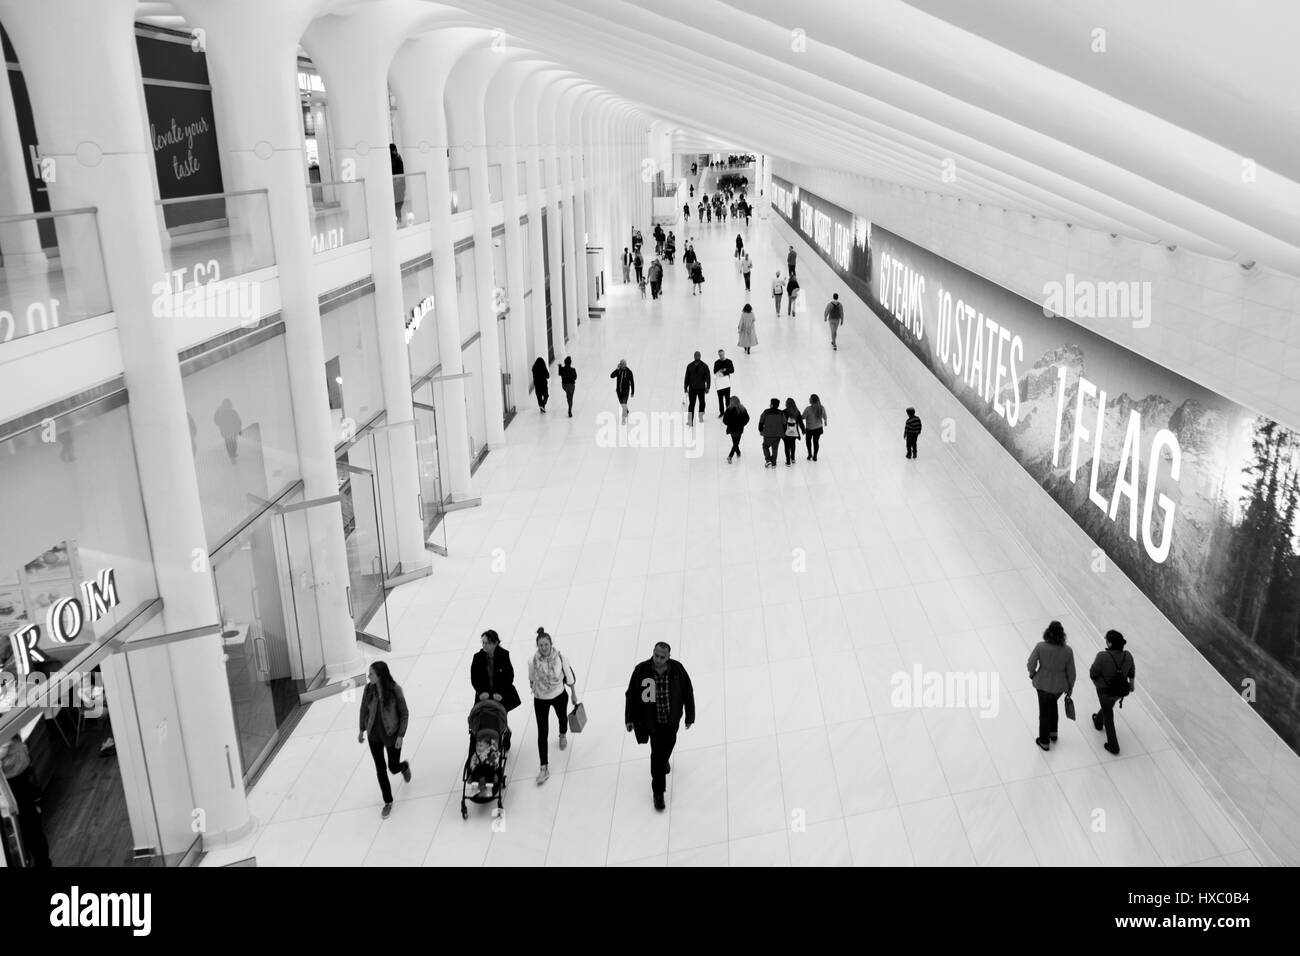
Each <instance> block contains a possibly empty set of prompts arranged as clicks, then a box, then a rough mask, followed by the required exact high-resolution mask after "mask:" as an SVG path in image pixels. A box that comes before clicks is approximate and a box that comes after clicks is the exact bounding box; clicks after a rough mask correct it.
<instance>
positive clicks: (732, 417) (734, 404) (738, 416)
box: [722, 395, 749, 465]
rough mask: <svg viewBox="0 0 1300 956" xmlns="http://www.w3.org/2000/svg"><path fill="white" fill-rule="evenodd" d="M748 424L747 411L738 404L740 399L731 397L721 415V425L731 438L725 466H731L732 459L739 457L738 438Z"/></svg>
mask: <svg viewBox="0 0 1300 956" xmlns="http://www.w3.org/2000/svg"><path fill="white" fill-rule="evenodd" d="M748 424H749V411H748V410H747V409H746V408H745V406H744V405H742V404H740V399H739V398H738V397H737V396H735V395H732V396H731V399H730V400H729V401H728V402H727V410H726V411H725V412H723V413H722V425H723V427H724V428H726V430H727V435H728V436H729V437H730V438H731V451H729V452H727V464H728V465H730V464H731V459H732V457H733V456H734V457H736V458H739V457H740V438H741V436H742V435H744V434H745V426H746V425H748Z"/></svg>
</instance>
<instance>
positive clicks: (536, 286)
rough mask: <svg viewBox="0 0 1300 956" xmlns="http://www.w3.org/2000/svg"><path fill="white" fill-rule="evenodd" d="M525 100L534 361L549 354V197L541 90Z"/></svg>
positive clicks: (522, 124) (520, 129)
mask: <svg viewBox="0 0 1300 956" xmlns="http://www.w3.org/2000/svg"><path fill="white" fill-rule="evenodd" d="M521 99H522V100H523V102H522V103H521V105H520V112H519V113H518V114H517V117H516V121H515V130H516V134H517V137H518V140H519V142H520V143H522V144H523V148H522V149H521V151H520V157H521V159H522V160H523V163H524V200H525V206H526V211H527V214H528V248H529V252H530V255H529V260H528V263H527V268H528V270H529V272H530V273H531V275H532V279H531V284H532V289H533V296H532V298H533V312H532V315H531V316H530V321H531V322H532V323H533V345H534V348H533V351H534V352H536V353H537V354H536V355H530V356H529V364H530V365H531V364H532V362H533V361H534V360H536V359H537V358H538V357H541V358H546V357H547V356H546V299H545V296H546V292H545V286H546V273H545V270H546V263H545V260H544V259H543V257H542V210H543V209H544V208H545V207H546V200H545V197H544V195H543V191H542V183H541V177H540V174H539V172H538V159H539V157H540V153H541V150H540V148H539V147H538V132H537V110H536V105H537V99H538V97H537V91H536V87H535V86H534V87H531V88H529V89H526V90H525V91H524V92H523V96H522V97H521Z"/></svg>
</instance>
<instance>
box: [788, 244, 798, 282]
mask: <svg viewBox="0 0 1300 956" xmlns="http://www.w3.org/2000/svg"><path fill="white" fill-rule="evenodd" d="M797 259H798V257H797V256H796V255H795V252H794V246H791V247H790V251H789V252H788V253H786V256H785V271H786V272H788V273H790V275H794V266H795V261H796V260H797Z"/></svg>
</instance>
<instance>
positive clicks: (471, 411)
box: [461, 336, 499, 464]
mask: <svg viewBox="0 0 1300 956" xmlns="http://www.w3.org/2000/svg"><path fill="white" fill-rule="evenodd" d="M482 341H483V340H482V339H480V338H478V337H477V336H475V338H474V341H473V342H471V343H470V345H469V347H468V348H466V349H464V350H463V351H462V352H461V361H462V362H464V364H465V371H467V372H469V373H470V375H471V377H470V378H468V379H466V381H465V418H466V421H467V422H468V423H469V455H470V462H471V464H472V463H473V462H474V461H476V460H477V459H478V456H479V455H480V454H482V451H483V447H484V443H485V442H486V441H487V418H486V415H485V412H484V404H483V389H484V388H485V387H489V388H498V387H499V386H498V385H497V383H495V382H493V383H490V384H485V383H484V382H483V376H482V375H481V374H480V372H481V371H482V369H483V359H482V350H481V346H482Z"/></svg>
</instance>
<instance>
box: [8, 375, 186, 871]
mask: <svg viewBox="0 0 1300 956" xmlns="http://www.w3.org/2000/svg"><path fill="white" fill-rule="evenodd" d="M0 488H3V489H4V494H3V496H2V497H0V522H3V528H4V532H3V534H0V633H3V634H4V635H5V637H6V640H5V641H4V642H3V644H0V671H3V672H4V673H3V675H2V678H3V679H0V723H3V724H5V727H4V729H3V731H0V751H3V752H4V754H3V758H0V759H3V760H4V762H5V764H6V766H7V767H10V766H13V765H14V763H13V762H19V763H21V764H24V765H26V769H24V770H23V771H22V772H21V773H20V774H16V775H15V776H14V777H13V778H12V779H10V780H9V783H10V788H11V790H12V791H13V796H14V797H15V800H16V803H17V809H18V810H19V817H18V821H17V822H18V823H19V824H20V825H19V826H15V827H3V826H0V843H3V844H4V853H5V857H6V858H7V860H8V861H9V863H10V865H17V862H18V854H19V852H20V847H21V853H22V854H23V856H24V857H25V858H26V859H27V860H28V861H31V860H33V859H35V860H37V861H39V862H44V861H45V859H46V858H48V860H49V861H50V862H52V863H53V865H55V866H121V865H126V864H127V863H129V862H131V861H132V858H133V856H135V851H136V850H137V849H140V848H143V849H145V850H146V851H148V850H154V851H156V850H157V841H153V842H150V841H149V840H148V839H147V837H145V836H144V834H146V832H147V831H148V827H147V826H146V825H145V821H141V820H133V819H132V816H131V813H130V812H129V811H128V801H127V796H126V791H125V789H124V787H123V773H122V771H121V770H120V769H119V766H118V762H117V760H116V759H107V758H115V755H116V752H117V745H116V743H115V741H114V734H113V727H114V724H113V723H112V722H111V718H112V717H113V714H115V713H121V714H123V716H126V715H127V712H128V711H129V710H130V708H131V706H132V704H131V701H130V697H129V694H128V695H118V696H116V697H115V698H114V699H113V700H111V701H110V700H109V695H108V694H107V693H106V690H105V682H104V679H103V675H102V674H101V672H100V670H99V668H98V667H93V668H92V667H86V668H85V673H83V674H80V675H79V676H78V678H77V679H76V680H75V681H69V682H67V683H64V684H63V685H61V689H60V690H59V692H58V693H56V694H55V695H53V696H52V697H50V698H46V699H45V701H44V703H46V704H48V706H43V707H40V708H34V707H31V706H30V704H31V703H32V702H33V699H34V698H37V697H39V695H40V693H41V686H42V682H43V681H45V679H46V678H48V677H49V676H50V675H53V674H56V673H59V672H60V671H64V672H65V676H67V675H68V672H67V671H66V670H65V668H66V665H67V664H68V663H69V662H70V661H72V660H74V659H80V660H82V661H84V660H86V659H87V658H88V657H89V656H90V655H91V654H92V653H94V651H93V645H94V644H96V642H101V641H102V640H103V638H104V637H105V636H106V635H107V634H108V632H109V631H110V630H112V629H113V628H114V627H115V626H117V625H119V624H123V623H124V622H125V621H127V620H129V619H130V618H131V617H133V616H134V614H135V612H136V611H137V609H139V608H140V606H141V605H142V604H145V603H147V602H149V601H151V600H152V599H154V598H156V597H157V596H158V588H157V582H156V580H155V577H154V569H153V557H152V554H151V551H150V546H149V537H148V529H147V526H146V524H145V516H144V506H143V503H142V501H141V498H140V487H139V475H138V470H137V466H136V460H135V455H134V452H133V445H132V439H131V430H130V417H129V414H128V409H127V404H126V393H125V391H118V392H115V393H113V394H111V395H108V396H106V397H103V398H100V399H99V400H97V401H93V402H91V403H89V404H86V405H83V406H82V407H81V408H78V409H77V410H76V411H73V412H68V413H67V414H63V415H55V416H51V417H46V418H44V419H43V420H40V421H38V422H37V423H36V424H35V425H33V426H32V427H30V428H28V429H27V430H25V431H21V432H18V433H16V434H13V435H11V436H10V437H9V438H7V439H5V440H3V441H0ZM110 569H111V571H110ZM110 574H111V577H110V576H109V575H110ZM88 582H93V584H94V586H96V587H97V588H98V594H99V595H100V596H101V597H102V598H103V600H102V601H96V600H94V599H93V597H92V595H94V594H95V593H96V592H95V591H94V590H92V591H91V592H89V593H87V591H84V590H83V588H82V585H83V583H88ZM65 599H66V603H65V604H64V605H63V607H62V611H61V613H60V614H58V615H57V616H56V615H54V614H52V613H51V610H52V608H53V607H54V606H55V604H56V602H60V601H65ZM51 620H53V621H56V622H57V625H56V626H57V627H59V628H60V629H61V630H62V632H63V633H62V634H61V635H55V634H53V633H51ZM25 627H31V628H33V629H34V633H30V634H29V636H30V637H33V638H34V641H32V642H30V643H29V642H24V645H23V649H22V650H21V651H20V650H19V649H18V648H16V647H15V646H14V644H13V642H11V641H10V640H8V639H7V638H8V636H9V635H10V634H11V633H13V632H15V631H21V630H22V629H23V628H25ZM59 636H62V637H66V638H68V640H67V641H66V642H65V641H61V640H59V639H58V637H59ZM98 653H99V654H100V655H101V656H102V654H103V653H104V651H100V652H98ZM46 686H48V685H46ZM110 704H111V705H112V707H113V708H120V710H111V709H110ZM126 724H129V721H126V722H125V723H124V726H125V725H126ZM38 796H39V800H40V805H41V812H40V813H39V814H37V813H36V812H35V801H36V800H37V799H38ZM24 811H25V812H26V814H27V816H26V821H27V822H26V824H25V825H22V817H23V812H24ZM133 824H138V825H137V826H136V827H135V828H134V830H133ZM87 833H93V834H94V839H87V837H86V834H87ZM151 855H157V854H156V853H154V854H151ZM158 858H159V859H161V857H160V856H159V857H158Z"/></svg>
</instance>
